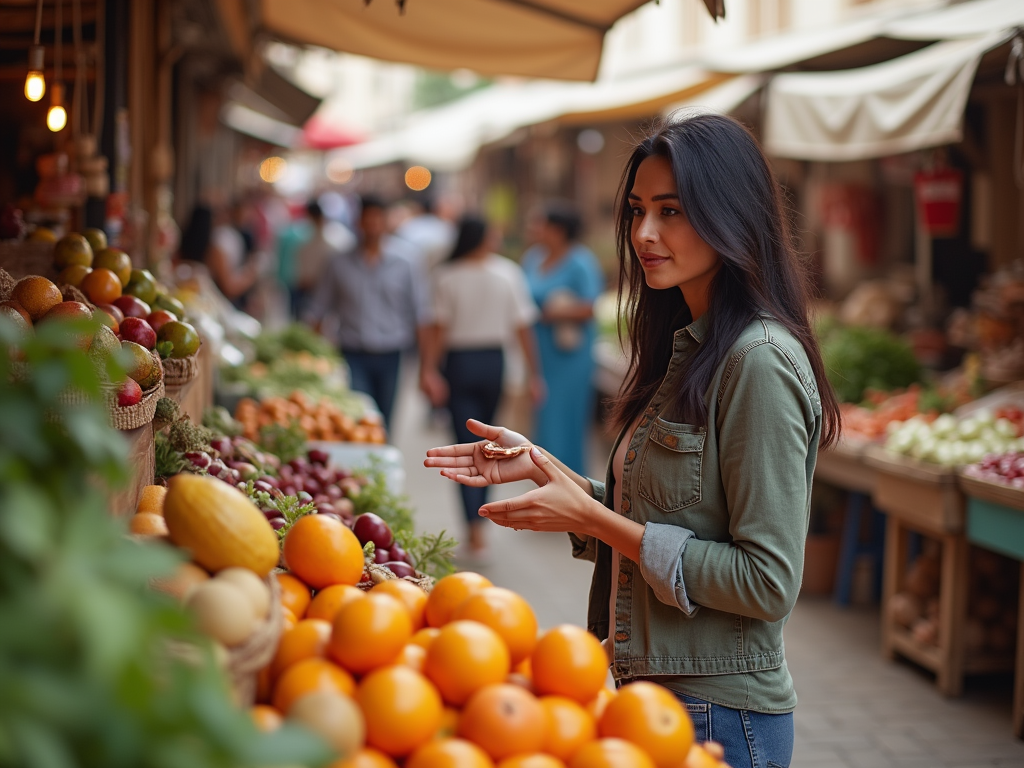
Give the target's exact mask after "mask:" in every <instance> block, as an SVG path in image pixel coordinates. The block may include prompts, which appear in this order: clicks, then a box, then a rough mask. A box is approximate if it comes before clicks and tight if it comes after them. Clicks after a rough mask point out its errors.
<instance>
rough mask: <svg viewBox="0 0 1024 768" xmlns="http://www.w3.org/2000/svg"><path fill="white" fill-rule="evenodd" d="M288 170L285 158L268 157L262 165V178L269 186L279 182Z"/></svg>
mask: <svg viewBox="0 0 1024 768" xmlns="http://www.w3.org/2000/svg"><path fill="white" fill-rule="evenodd" d="M287 170H288V161H287V160H285V159H284V158H283V157H268V158H267V159H266V160H264V161H263V162H262V163H260V178H261V179H263V180H264V181H265V182H267V184H273V183H274V182H275V181H279V180H280V179H281V177H282V176H284V173H285V171H287Z"/></svg>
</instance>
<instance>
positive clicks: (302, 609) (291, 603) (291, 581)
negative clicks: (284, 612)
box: [274, 573, 313, 619]
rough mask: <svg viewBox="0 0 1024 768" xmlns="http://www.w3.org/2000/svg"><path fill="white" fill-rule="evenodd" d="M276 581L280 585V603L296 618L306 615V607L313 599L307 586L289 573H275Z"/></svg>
mask: <svg viewBox="0 0 1024 768" xmlns="http://www.w3.org/2000/svg"><path fill="white" fill-rule="evenodd" d="M274 576H275V577H277V583H278V584H280V585H281V605H283V606H284V607H285V608H287V609H288V610H289V611H291V612H292V613H293V614H295V618H296V619H302V618H305V616H306V609H307V608H309V603H310V601H311V600H312V599H313V598H312V596H311V595H310V592H309V587H307V586H306V585H305V584H303V583H302V582H301V581H300V580H299V579H297V578H296V577H295V576H292V575H291V574H290V573H275V574H274Z"/></svg>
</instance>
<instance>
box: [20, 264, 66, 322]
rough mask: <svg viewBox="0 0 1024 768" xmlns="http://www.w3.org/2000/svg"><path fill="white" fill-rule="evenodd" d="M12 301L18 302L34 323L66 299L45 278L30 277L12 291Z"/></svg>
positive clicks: (24, 278) (22, 279)
mask: <svg viewBox="0 0 1024 768" xmlns="http://www.w3.org/2000/svg"><path fill="white" fill-rule="evenodd" d="M11 301H15V302H17V303H18V305H19V306H20V307H21V308H22V309H24V310H25V312H27V313H28V316H29V318H31V320H32V322H35V321H37V320H41V319H42V317H43V315H45V314H46V313H47V312H49V311H50V310H51V309H53V308H54V307H55V306H57V305H58V304H60V303H61V302H62V301H64V297H63V296H61V293H60V290H59V289H58V288H57V286H56V285H54V284H53V283H51V282H50V281H49V280H47V279H46V278H45V277H39V276H38V275H29V276H28V277H23V278H21V280H19V281H18V282H17V283H16V284H15V286H14V289H13V290H12V291H11Z"/></svg>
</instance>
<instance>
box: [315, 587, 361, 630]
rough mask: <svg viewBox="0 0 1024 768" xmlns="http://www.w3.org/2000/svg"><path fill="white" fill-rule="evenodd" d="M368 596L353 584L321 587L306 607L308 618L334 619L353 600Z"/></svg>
mask: <svg viewBox="0 0 1024 768" xmlns="http://www.w3.org/2000/svg"><path fill="white" fill-rule="evenodd" d="M365 596H366V593H365V592H363V590H361V589H360V588H359V587H353V586H352V585H351V584H335V585H334V586H331V587H327V588H326V589H321V590H320V591H319V592H317V593H316V595H314V596H313V602H311V603H310V604H309V608H307V609H306V618H307V619H323V620H324V621H334V617H335V616H337V615H338V610H339V609H340V608H341V607H342V606H343V605H345V604H346V603H348V602H349V601H351V600H358V599H360V598H363V597H365Z"/></svg>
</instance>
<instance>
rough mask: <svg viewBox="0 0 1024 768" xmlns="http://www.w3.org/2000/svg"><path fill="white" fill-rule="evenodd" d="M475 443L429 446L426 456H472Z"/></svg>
mask: <svg viewBox="0 0 1024 768" xmlns="http://www.w3.org/2000/svg"><path fill="white" fill-rule="evenodd" d="M476 445H477V444H476V443H457V444H456V445H444V446H441V447H440V448H431V449H430V450H428V451H427V456H430V457H437V456H470V457H471V456H472V455H473V451H474V450H476Z"/></svg>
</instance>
